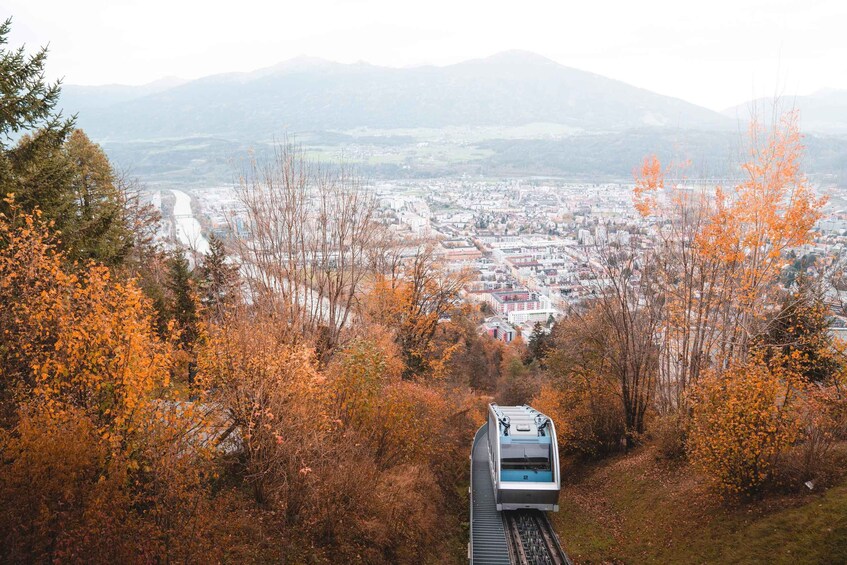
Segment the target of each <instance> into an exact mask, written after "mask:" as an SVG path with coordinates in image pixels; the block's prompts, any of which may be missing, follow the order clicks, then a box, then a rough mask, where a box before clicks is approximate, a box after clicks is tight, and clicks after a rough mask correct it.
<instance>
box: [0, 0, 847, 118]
mask: <svg viewBox="0 0 847 565" xmlns="http://www.w3.org/2000/svg"><path fill="white" fill-rule="evenodd" d="M0 15H11V16H13V18H14V20H13V30H12V36H11V41H10V43H11V44H12V45H13V46H19V45H20V44H22V43H26V44H27V45H28V47H29V48H33V49H34V48H35V47H37V46H40V45H45V44H47V43H49V44H50V56H49V59H48V73H49V75H50V77H52V78H55V77H64V79H65V83H66V84H105V83H124V84H142V83H145V82H150V81H153V80H156V79H158V78H162V77H165V76H178V77H182V78H189V79H190V78H197V77H200V76H204V75H209V74H214V73H220V72H229V71H249V70H254V69H257V68H261V67H266V66H270V65H273V64H276V63H278V62H280V61H283V60H286V59H290V58H292V57H295V56H298V55H310V56H315V57H322V58H325V59H330V60H334V61H340V62H348V63H349V62H356V61H367V62H369V63H373V64H378V65H387V66H409V65H420V64H426V63H430V64H436V65H445V64H450V63H455V62H459V61H462V60H465V59H469V58H475V57H484V56H488V55H492V54H494V53H497V52H499V51H505V50H509V49H524V50H528V51H534V52H536V53H539V54H541V55H544V56H547V57H549V58H551V59H553V60H555V61H557V62H559V63H561V64H563V65H567V66H571V67H576V68H579V69H583V70H588V71H592V72H595V73H598V74H602V75H605V76H608V77H611V78H615V79H619V80H622V81H625V82H628V83H630V84H633V85H636V86H639V87H643V88H647V89H649V90H653V91H655V92H659V93H661V94H666V95H670V96H676V97H679V98H682V99H685V100H688V101H690V102H694V103H696V104H701V105H703V106H707V107H709V108H713V109H716V110H719V109H723V108H725V107H727V106H730V105H733V104H737V103H741V102H744V101H746V100H749V99H751V98H753V97H758V96H767V95H772V94H774V93H779V94H782V95H791V94H809V93H811V92H814V91H817V90H819V89H821V88H825V87H831V88H847V35H845V26H846V25H847V0H821V1H817V0H793V1H785V0H755V1H752V0H707V1H700V2H686V1H685V0H672V1H659V0H638V1H615V2H611V1H608V0H607V1H603V0H583V1H573V0H557V1H532V0H525V1H523V2H521V1H518V0H511V1H508V2H501V1H499V0H487V1H462V0H427V1H417V2H415V1H410V0H405V1H404V0H346V1H345V0H301V1H299V2H290V1H287V0H235V1H233V0H228V1H226V2H220V1H217V0H0Z"/></svg>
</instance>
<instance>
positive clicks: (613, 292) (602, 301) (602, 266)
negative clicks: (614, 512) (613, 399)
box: [589, 238, 664, 446]
mask: <svg viewBox="0 0 847 565" xmlns="http://www.w3.org/2000/svg"><path fill="white" fill-rule="evenodd" d="M639 245H640V241H639V239H638V238H632V243H631V244H630V245H622V244H619V243H603V244H600V245H598V246H597V247H596V248H595V250H596V252H597V260H596V261H589V264H590V265H591V266H592V268H593V270H594V271H595V285H596V288H595V297H596V298H595V300H594V302H595V304H596V308H597V310H598V311H599V313H600V316H601V319H602V320H603V322H604V325H605V328H606V333H605V334H604V335H603V336H602V337H603V343H602V347H603V351H604V353H605V357H606V359H605V361H606V362H607V363H608V367H609V371H610V372H611V373H612V375H613V376H614V377H615V378H616V380H617V381H618V384H619V386H620V396H621V402H622V405H623V412H624V418H625V421H626V441H627V445H628V446H632V445H633V444H634V443H635V441H636V440H637V437H638V436H639V435H640V434H642V433H644V424H645V415H646V413H647V410H648V409H649V408H650V407H651V406H652V403H653V398H654V393H655V389H656V378H657V374H658V368H659V367H658V362H659V341H658V335H659V328H660V323H661V320H662V307H663V300H664V299H663V296H662V294H661V292H660V289H659V286H658V284H656V282H657V281H656V274H657V269H656V264H655V255H654V253H653V252H652V250H650V249H643V248H640V247H639Z"/></svg>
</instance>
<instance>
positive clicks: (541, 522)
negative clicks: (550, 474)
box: [503, 510, 571, 565]
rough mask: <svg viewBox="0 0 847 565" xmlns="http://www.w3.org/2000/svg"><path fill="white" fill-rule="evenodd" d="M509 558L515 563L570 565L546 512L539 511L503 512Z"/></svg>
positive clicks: (524, 564) (522, 564) (520, 564)
mask: <svg viewBox="0 0 847 565" xmlns="http://www.w3.org/2000/svg"><path fill="white" fill-rule="evenodd" d="M503 523H504V528H505V531H506V539H507V543H508V547H509V560H510V561H511V562H512V563H516V564H519V565H571V561H570V559H568V556H567V555H566V554H565V552H564V550H562V546H561V544H560V543H559V538H558V537H557V536H556V533H555V532H554V531H553V526H552V525H551V524H550V520H549V519H548V518H547V514H545V513H544V512H541V511H539V510H512V511H509V512H503Z"/></svg>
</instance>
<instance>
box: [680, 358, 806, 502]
mask: <svg viewBox="0 0 847 565" xmlns="http://www.w3.org/2000/svg"><path fill="white" fill-rule="evenodd" d="M780 373H781V372H772V371H770V370H769V369H768V367H767V364H766V363H765V362H764V361H763V360H761V359H758V358H755V357H754V358H752V359H751V360H750V361H748V362H737V363H735V364H733V365H732V366H731V367H730V368H729V369H728V370H727V371H725V372H724V373H723V374H713V375H710V376H707V377H706V378H704V379H703V380H702V381H701V383H700V385H699V386H698V387H697V389H696V391H695V395H694V401H693V409H694V420H693V423H692V428H691V432H690V435H689V450H690V453H691V458H692V460H693V462H694V463H695V464H697V465H698V466H699V467H701V468H702V469H703V470H704V471H705V472H706V474H707V475H708V476H709V477H710V478H711V479H712V480H713V481H714V483H715V485H716V486H717V487H718V488H719V489H720V490H722V491H724V492H728V493H732V494H753V493H755V492H757V491H759V490H761V488H762V486H763V485H764V484H765V483H766V482H767V481H768V480H769V479H771V478H772V476H773V472H774V469H775V467H776V464H777V462H778V460H779V458H780V457H781V456H782V455H784V454H785V453H786V451H787V450H788V448H789V447H790V446H791V445H792V443H793V442H794V441H795V440H797V439H798V438H799V437H800V420H799V418H798V413H797V411H796V405H797V401H796V396H797V394H798V390H797V388H798V386H799V384H800V383H799V382H798V380H797V379H796V377H795V376H794V375H791V374H789V373H784V372H782V373H781V374H780Z"/></svg>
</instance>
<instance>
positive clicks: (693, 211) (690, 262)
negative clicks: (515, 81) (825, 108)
mask: <svg viewBox="0 0 847 565" xmlns="http://www.w3.org/2000/svg"><path fill="white" fill-rule="evenodd" d="M750 139H751V142H750V146H751V149H750V155H749V160H747V161H746V162H745V163H743V164H742V165H741V167H740V170H741V172H742V177H741V178H740V180H739V181H738V182H737V183H736V184H735V186H733V187H731V188H725V187H720V186H718V187H712V188H709V187H702V188H700V189H695V190H694V191H689V190H684V189H682V188H680V187H678V186H677V185H673V186H666V185H665V171H663V170H662V168H661V165H660V163H659V161H658V159H656V158H655V157H652V158H648V159H646V160H645V162H644V165H643V167H642V169H641V171H640V173H639V175H638V176H637V179H636V188H635V203H636V207H637V208H638V209H639V211H640V212H641V213H642V214H643V215H645V217H654V218H656V219H657V220H659V221H660V222H661V223H660V224H659V225H657V227H660V228H661V229H660V230H659V243H660V247H659V254H658V264H659V265H660V266H661V267H662V269H661V272H662V276H661V277H660V278H659V279H658V280H659V281H660V283H661V286H662V294H663V295H664V296H665V297H666V299H667V307H666V311H667V315H666V317H665V322H664V323H663V331H662V335H663V344H662V348H663V354H662V361H661V364H660V367H661V369H662V372H661V376H662V390H661V392H660V395H661V398H663V399H664V402H665V405H666V406H668V407H670V408H671V409H674V407H677V406H680V405H681V404H682V403H683V402H684V395H685V391H686V390H687V388H688V387H689V386H690V385H692V384H694V383H696V381H697V380H698V378H699V375H700V373H701V372H702V371H703V370H704V369H705V368H707V367H709V366H718V367H720V366H726V365H728V364H729V363H730V362H731V361H732V360H733V359H742V360H743V358H744V357H745V356H746V355H747V351H748V342H749V341H750V339H752V338H753V337H754V336H756V335H757V334H758V333H759V331H760V328H761V326H762V324H763V318H764V309H763V308H762V305H763V303H764V302H771V303H772V302H773V301H774V300H775V292H776V286H777V281H778V275H779V271H780V269H781V267H782V263H783V260H784V259H783V257H784V256H785V254H786V253H787V252H788V251H789V250H791V249H792V248H795V247H797V246H799V245H802V244H803V243H806V242H808V241H809V238H810V237H811V236H810V232H811V228H812V226H813V225H814V223H815V221H817V219H818V218H819V217H820V209H821V206H822V205H823V203H824V202H825V199H823V198H817V197H816V196H815V194H814V191H813V190H812V188H811V187H810V186H809V184H808V182H807V180H806V179H805V177H804V176H803V174H802V172H801V171H800V158H801V155H802V143H801V136H800V133H799V131H798V128H797V114H796V113H789V114H787V115H785V116H783V117H782V118H781V119H780V120H779V121H778V122H777V123H774V124H773V125H772V127H771V129H770V130H766V129H765V128H764V127H762V126H761V124H760V123H758V122H757V121H754V122H753V123H752V125H751V128H750Z"/></svg>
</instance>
